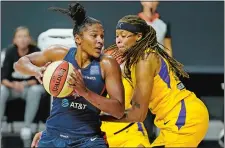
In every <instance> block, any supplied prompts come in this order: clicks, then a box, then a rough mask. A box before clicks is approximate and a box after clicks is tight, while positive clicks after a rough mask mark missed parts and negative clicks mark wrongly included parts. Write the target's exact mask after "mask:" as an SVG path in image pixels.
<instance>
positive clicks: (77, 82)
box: [70, 68, 88, 97]
mask: <svg viewBox="0 0 225 148" xmlns="http://www.w3.org/2000/svg"><path fill="white" fill-rule="evenodd" d="M73 70H74V73H71V75H70V76H71V77H72V78H73V79H74V82H73V88H74V89H75V90H76V93H77V94H78V95H79V96H83V97H84V96H86V95H87V93H88V89H87V88H86V86H85V84H84V80H83V77H82V74H81V71H80V70H77V69H75V68H74V69H73Z"/></svg>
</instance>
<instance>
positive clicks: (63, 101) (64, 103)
mask: <svg viewBox="0 0 225 148" xmlns="http://www.w3.org/2000/svg"><path fill="white" fill-rule="evenodd" d="M68 106H69V100H67V99H63V100H62V107H68Z"/></svg>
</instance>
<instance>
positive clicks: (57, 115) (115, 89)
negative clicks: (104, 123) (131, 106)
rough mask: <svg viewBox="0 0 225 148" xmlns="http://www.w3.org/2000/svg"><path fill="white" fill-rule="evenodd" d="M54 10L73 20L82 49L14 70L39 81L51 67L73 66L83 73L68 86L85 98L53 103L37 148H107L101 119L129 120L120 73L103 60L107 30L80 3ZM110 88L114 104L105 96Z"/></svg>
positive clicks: (54, 52)
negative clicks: (57, 63) (50, 64)
mask: <svg viewBox="0 0 225 148" xmlns="http://www.w3.org/2000/svg"><path fill="white" fill-rule="evenodd" d="M51 9H52V10H54V11H59V12H62V13H64V14H67V15H69V16H70V17H71V18H72V19H73V21H74V23H75V24H74V28H73V34H74V37H75V42H76V45H77V48H71V49H67V48H64V47H60V46H54V47H50V48H49V49H46V50H43V51H41V52H36V53H33V54H30V55H27V56H24V57H22V58H21V59H19V61H18V62H17V63H16V64H15V69H16V70H17V71H18V72H20V73H22V74H27V75H31V76H36V77H37V78H39V79H40V78H41V77H42V75H43V71H44V70H45V68H46V67H45V66H44V65H45V64H46V63H48V62H54V61H58V60H65V61H68V62H70V63H72V64H73V66H74V67H75V68H76V69H80V71H81V72H78V70H76V69H75V70H74V73H73V74H72V75H71V76H70V80H69V81H68V83H69V84H71V87H73V88H74V89H75V90H76V93H77V94H78V95H79V96H80V97H74V96H68V97H65V98H56V97H54V99H53V106H52V110H51V114H50V117H49V118H48V120H47V122H46V130H45V131H44V132H43V133H42V136H41V139H40V141H39V143H38V147H83V148H84V147H85V148H86V147H102V148H103V147H108V145H107V142H106V141H105V135H104V134H102V132H101V129H100V127H101V121H100V117H99V113H100V111H103V112H106V113H109V114H110V115H112V116H114V117H116V118H118V119H119V118H121V117H122V116H123V114H124V88H123V84H122V80H121V71H120V67H119V65H118V64H117V61H116V60H115V59H114V58H112V57H110V56H102V55H101V49H102V47H103V44H104V30H103V27H102V24H101V23H100V21H98V20H96V19H94V18H91V17H88V16H86V13H85V10H84V8H83V7H82V6H81V5H80V4H79V3H76V4H70V5H69V9H62V8H51ZM82 77H83V78H82ZM105 88H106V90H107V93H108V94H109V97H110V99H106V98H105V96H104V91H105Z"/></svg>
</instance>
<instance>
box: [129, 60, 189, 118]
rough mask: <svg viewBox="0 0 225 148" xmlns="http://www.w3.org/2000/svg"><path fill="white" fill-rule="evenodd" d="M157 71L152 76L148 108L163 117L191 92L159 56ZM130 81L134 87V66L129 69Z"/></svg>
mask: <svg viewBox="0 0 225 148" xmlns="http://www.w3.org/2000/svg"><path fill="white" fill-rule="evenodd" d="M160 60H161V66H160V70H159V73H158V74H157V75H156V76H155V77H154V82H153V88H152V94H151V98H150V103H149V109H150V110H151V112H152V113H153V114H156V115H157V116H158V118H163V117H164V116H165V115H166V114H167V113H168V112H169V111H170V110H171V109H172V108H173V107H174V106H175V105H176V104H177V103H178V102H180V101H181V100H182V99H184V98H185V97H187V96H189V95H190V94H191V93H192V92H190V91H188V90H186V89H185V86H184V85H183V83H181V82H180V81H179V79H178V78H176V77H175V75H174V73H173V72H172V71H171V70H169V66H168V63H167V61H166V60H165V59H164V58H162V57H160ZM131 77H132V82H133V84H134V87H135V83H136V77H135V66H133V67H132V69H131Z"/></svg>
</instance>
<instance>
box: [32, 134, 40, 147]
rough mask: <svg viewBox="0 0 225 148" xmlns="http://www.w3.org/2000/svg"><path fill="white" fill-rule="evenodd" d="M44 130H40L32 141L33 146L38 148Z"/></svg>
mask: <svg viewBox="0 0 225 148" xmlns="http://www.w3.org/2000/svg"><path fill="white" fill-rule="evenodd" d="M41 135H42V132H38V133H36V134H35V136H34V138H33V141H32V143H31V148H37V147H38V142H39V140H40V138H41Z"/></svg>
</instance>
